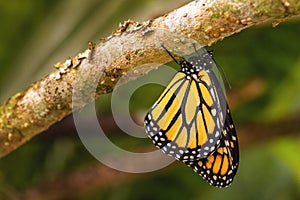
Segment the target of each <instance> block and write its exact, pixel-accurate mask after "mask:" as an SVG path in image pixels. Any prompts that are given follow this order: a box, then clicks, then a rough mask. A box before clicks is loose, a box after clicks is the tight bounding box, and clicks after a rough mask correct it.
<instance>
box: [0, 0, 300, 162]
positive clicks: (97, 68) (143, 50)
mask: <svg viewBox="0 0 300 200" xmlns="http://www.w3.org/2000/svg"><path fill="white" fill-rule="evenodd" d="M299 13H300V2H299V1H297V0H290V1H285V0H281V1H280V0H267V1H263V0H250V1H249V0H247V1H246V0H240V1H235V0H231V1H221V0H215V1H211V0H200V1H193V2H191V3H189V4H187V5H185V6H183V7H181V8H179V9H177V10H174V11H172V12H170V13H168V14H165V15H164V16H161V17H158V18H156V19H153V20H151V21H147V22H144V23H141V24H140V23H137V22H134V21H132V20H128V21H127V22H125V23H124V24H123V25H121V26H120V27H119V29H117V30H116V31H114V32H113V34H112V36H110V37H108V38H107V39H105V40H103V41H102V42H101V43H100V44H97V46H93V45H92V44H90V45H89V48H88V49H87V50H86V51H85V52H83V53H80V54H78V55H77V56H75V57H74V58H72V59H68V60H66V61H65V62H61V63H58V64H56V67H57V68H58V69H57V71H55V72H53V73H51V74H49V75H48V76H46V77H44V78H43V79H41V80H40V81H37V82H36V83H34V84H32V85H31V86H30V87H29V88H28V89H27V90H26V91H23V92H20V93H18V94H16V95H14V96H13V97H11V98H10V99H8V100H7V101H6V102H4V103H3V104H2V105H1V106H0V157H3V156H5V155H6V154H8V153H10V152H11V151H13V150H14V149H16V148H18V147H19V146H20V145H22V144H23V143H24V142H26V141H28V140H29V139H30V138H32V137H33V136H35V135H36V134H38V133H40V132H42V131H44V130H46V129H48V128H49V126H51V125H52V124H54V123H55V122H58V121H60V120H61V119H62V118H64V117H65V116H67V115H69V114H70V113H72V111H73V110H74V109H75V110H76V109H79V108H82V107H83V106H84V105H85V104H86V103H87V102H90V101H93V100H94V99H95V97H98V96H99V95H101V94H105V93H108V92H111V91H112V90H113V88H114V85H115V84H116V82H117V80H118V79H119V78H120V77H121V76H122V75H123V74H125V73H126V72H127V71H128V70H130V69H132V68H133V67H136V66H140V65H142V64H145V63H166V62H167V61H169V60H170V58H169V57H168V56H167V55H166V54H165V52H163V51H162V50H161V51H158V50H157V48H159V45H160V44H161V43H159V41H164V42H165V41H169V40H170V39H172V36H174V35H177V36H178V35H183V36H185V37H189V38H192V39H194V40H197V41H198V42H199V43H200V44H201V45H203V46H205V45H211V44H212V43H214V42H216V41H219V40H222V39H223V38H224V37H227V36H229V35H232V34H234V33H237V32H239V31H241V30H243V29H245V28H247V27H250V26H253V25H255V24H261V23H263V22H265V21H267V20H274V22H273V25H274V26H275V25H278V24H279V23H280V22H281V21H283V20H285V19H286V18H288V17H293V16H297V15H299ZM161 30H164V31H161ZM166 33H167V34H166ZM157 37H158V38H159V40H156V39H157ZM173 39H176V38H173ZM153 41H157V42H153ZM179 43H180V44H181V45H185V44H188V43H189V41H184V40H182V41H179ZM82 70H83V71H84V73H82ZM136 70H139V68H138V67H136ZM137 72H138V73H139V71H137ZM140 73H144V72H143V71H140ZM99 76H100V77H101V78H100V80H99V78H98V77H99ZM95 83H97V87H96V88H95V89H96V93H95V95H94V94H93V95H91V94H90V93H88V92H87V90H89V89H90V88H91V87H92V85H94V84H95ZM74 88H77V89H78V88H79V89H78V90H74ZM92 88H93V87H92ZM74 92H75V93H76V94H75V96H77V97H80V98H79V99H80V100H78V99H75V101H74V99H72V97H74ZM81 98H82V99H81ZM72 100H73V101H72ZM75 102H76V103H75Z"/></svg>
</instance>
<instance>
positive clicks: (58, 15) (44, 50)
mask: <svg viewBox="0 0 300 200" xmlns="http://www.w3.org/2000/svg"><path fill="white" fill-rule="evenodd" d="M186 2H188V1H187V0H172V1H171V0H165V1H159V0H145V1H137V0H112V1H104V0H102V1H101V0H86V1H80V0H64V1H58V0H52V1H46V0H30V1H29V0H12V1H4V0H1V1H0V25H1V31H0V63H1V64H0V69H1V73H0V94H1V95H0V100H1V101H4V100H5V99H7V98H8V97H9V96H11V95H12V94H14V93H16V92H18V91H22V90H24V89H26V87H27V86H28V85H29V84H30V83H32V82H34V81H36V80H39V79H40V78H41V77H43V76H45V75H46V74H48V73H49V72H51V71H53V70H54V68H53V67H52V66H53V64H54V63H56V62H58V61H63V60H65V59H66V58H68V57H69V56H74V55H75V54H76V53H78V52H81V51H83V50H85V49H86V48H87V47H88V41H94V42H96V43H97V42H98V41H99V39H100V38H104V37H107V36H109V35H110V33H111V32H112V31H113V30H114V29H116V28H117V26H118V24H119V23H120V22H123V21H125V20H127V19H128V18H132V19H134V20H136V21H140V22H142V21H145V20H148V19H151V18H154V17H157V16H159V15H161V14H164V13H166V12H168V11H171V10H172V9H175V8H177V7H180V6H181V5H184V4H185V3H186ZM299 25H300V21H299V20H297V19H293V20H288V21H286V22H283V23H282V24H280V25H279V26H277V27H276V28H273V27H272V26H271V24H270V23H266V24H265V25H262V26H257V27H254V28H250V29H247V30H245V31H242V32H241V33H238V34H235V35H233V36H231V37H229V38H226V39H224V40H223V41H220V42H218V43H217V44H215V45H213V46H211V47H209V49H213V50H214V55H215V59H216V61H217V63H218V65H219V66H221V67H222V68H223V70H224V71H225V73H226V76H227V79H228V80H229V82H230V85H231V89H228V90H227V92H228V100H229V105H230V106H231V111H232V115H233V118H234V120H235V124H236V127H237V134H238V136H239V137H240V151H241V157H240V166H239V170H238V173H237V175H236V178H235V180H234V182H233V184H232V185H231V186H230V187H228V188H225V189H218V188H214V187H212V186H209V185H208V184H207V183H206V182H204V181H203V180H202V178H201V177H199V176H198V175H197V174H195V173H194V172H193V171H192V170H191V169H189V168H188V167H186V166H184V165H183V164H181V163H179V162H175V163H174V164H172V165H170V166H169V167H166V168H164V169H162V170H159V171H155V172H151V173H145V174H127V173H122V172H117V171H115V170H112V169H109V168H107V167H105V166H103V165H101V164H100V163H99V162H98V161H97V160H96V159H94V158H93V157H92V156H91V155H90V154H89V153H88V152H87V150H86V149H85V148H84V146H83V145H82V143H81V141H80V139H79V138H78V135H77V133H76V129H75V128H74V125H73V122H72V117H71V116H70V117H67V118H66V119H64V120H63V121H62V122H60V123H58V124H56V125H54V126H53V127H51V128H50V129H49V130H48V131H46V132H45V133H42V134H40V135H39V136H37V137H35V138H34V139H33V140H31V141H29V142H28V143H26V144H25V145H23V146H22V147H21V148H19V149H17V150H16V151H14V152H13V153H11V154H9V155H8V156H6V157H5V158H3V159H1V160H0V199H1V200H2V199H8V200H14V199H33V200H35V199H78V200H81V199H97V200H98V199H206V200H214V199H222V200H226V199H231V200H235V199H249V200H250V199H265V200H267V199H272V200H289V199H291V200H295V199H300V158H299V155H300V145H299V144H300V137H299V132H300V117H299V113H300V112H299V111H300V50H299V46H300V37H299V35H300V26H299ZM161 90H162V88H161V87H157V86H147V87H143V88H141V89H139V90H138V91H137V92H136V93H135V94H134V96H133V98H132V99H131V102H130V109H131V111H132V116H134V117H135V118H136V119H137V121H141V119H142V116H141V114H140V113H144V112H145V110H146V109H147V108H149V107H150V106H151V104H152V103H153V102H154V101H155V98H156V97H157V96H158V95H159V93H160V91H161ZM145 92H147V95H148V96H149V98H148V97H147V98H146V99H145ZM109 105H110V97H109V95H107V96H105V97H103V98H100V99H99V100H98V101H97V108H99V110H101V112H99V116H101V117H102V118H103V119H105V120H104V122H102V123H103V126H105V127H106V130H107V131H109V137H110V138H111V140H113V141H114V142H115V143H116V144H117V145H119V146H120V147H122V148H125V149H130V150H133V151H137V152H138V151H145V149H147V150H148V149H155V148H154V147H153V145H152V142H151V141H150V140H149V139H138V138H133V137H129V136H126V135H125V134H124V133H122V132H121V131H119V130H118V129H117V128H116V127H115V125H114V123H113V120H112V119H111V118H112V117H111V113H110V108H109Z"/></svg>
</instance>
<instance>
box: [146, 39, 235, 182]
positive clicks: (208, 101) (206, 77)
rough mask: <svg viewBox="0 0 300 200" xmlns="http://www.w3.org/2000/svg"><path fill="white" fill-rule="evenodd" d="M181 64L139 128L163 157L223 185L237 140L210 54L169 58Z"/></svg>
mask: <svg viewBox="0 0 300 200" xmlns="http://www.w3.org/2000/svg"><path fill="white" fill-rule="evenodd" d="M162 47H163V48H164V49H165V50H166V52H167V53H168V54H169V55H170V57H171V58H172V59H173V60H174V61H175V62H176V63H177V64H178V65H180V66H181V70H180V71H178V72H177V73H176V74H175V76H174V77H173V79H172V80H171V82H170V83H169V85H168V86H167V87H166V88H165V90H164V91H163V93H162V94H161V96H160V97H159V98H158V100H157V101H156V102H155V103H154V105H153V106H152V107H151V108H150V110H149V111H148V113H147V114H146V117H145V121H144V123H145V128H146V132H147V134H148V136H149V137H150V138H151V139H152V141H153V143H154V144H155V145H156V146H157V147H158V148H160V149H162V151H163V152H164V153H166V154H167V155H169V156H173V157H175V158H176V159H177V160H179V161H182V162H183V163H185V164H186V165H187V166H189V167H191V168H193V169H194V171H195V172H196V173H198V174H199V175H201V176H202V177H203V179H205V180H206V181H207V182H208V183H209V184H211V185H213V186H216V187H226V186H228V185H229V184H230V183H231V182H232V180H233V177H234V176H235V174H236V171H237V168H238V161H239V150H238V141H237V135H236V131H235V127H234V125H233V121H232V118H231V114H230V111H229V107H228V104H227V102H226V97H225V94H224V92H223V90H222V88H221V85H220V83H219V82H218V80H217V78H216V76H215V74H214V72H213V71H212V67H213V64H214V60H213V57H212V52H210V51H208V52H204V53H203V54H201V55H200V54H199V53H198V52H197V51H196V47H195V45H194V49H195V52H196V55H194V56H192V57H190V58H187V59H185V58H181V60H179V61H177V60H176V59H175V57H174V56H173V55H172V54H171V53H170V52H169V51H168V50H167V49H166V47H164V46H163V45H162Z"/></svg>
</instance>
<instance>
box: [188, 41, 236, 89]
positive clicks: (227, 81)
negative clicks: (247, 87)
mask: <svg viewBox="0 0 300 200" xmlns="http://www.w3.org/2000/svg"><path fill="white" fill-rule="evenodd" d="M193 47H194V50H195V52H196V54H197V56H200V54H199V52H198V51H197V48H196V44H195V43H193ZM207 53H209V54H210V55H211V58H212V59H213V61H214V62H215V63H216V66H217V68H218V69H221V70H219V71H221V72H222V74H223V77H224V78H225V80H226V83H227V85H228V87H229V89H231V85H230V83H229V80H228V78H227V76H226V73H225V71H224V69H223V68H222V67H221V66H220V65H218V63H217V62H216V61H215V59H214V57H213V50H210V51H207Z"/></svg>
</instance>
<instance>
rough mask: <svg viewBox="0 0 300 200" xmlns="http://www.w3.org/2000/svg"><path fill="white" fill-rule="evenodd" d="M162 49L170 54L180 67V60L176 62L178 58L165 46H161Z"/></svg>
mask: <svg viewBox="0 0 300 200" xmlns="http://www.w3.org/2000/svg"><path fill="white" fill-rule="evenodd" d="M161 47H162V48H163V49H164V50H165V51H166V52H167V53H168V54H169V56H170V57H171V58H172V59H173V60H174V61H175V63H177V64H178V65H180V63H179V62H178V60H176V58H175V57H174V56H173V55H172V54H171V52H170V51H169V50H168V49H167V48H166V47H165V46H164V45H163V44H161Z"/></svg>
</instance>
